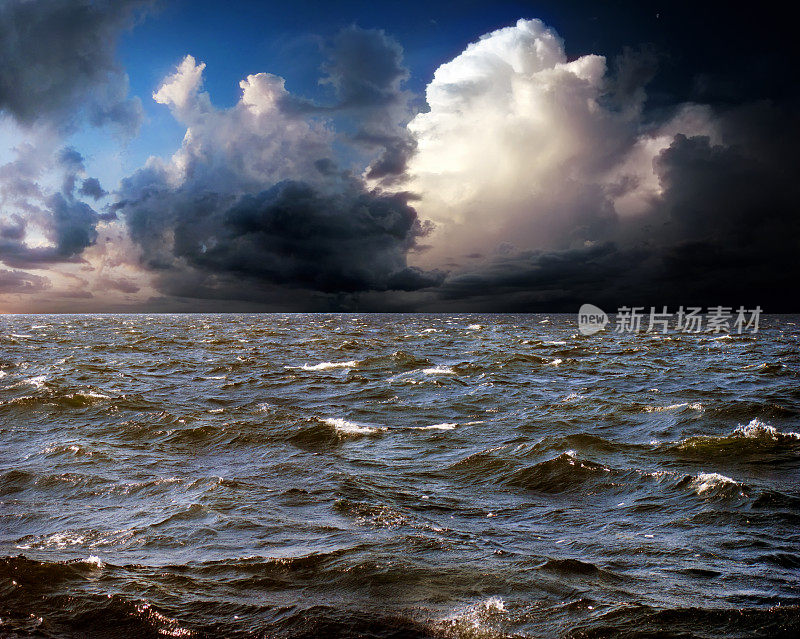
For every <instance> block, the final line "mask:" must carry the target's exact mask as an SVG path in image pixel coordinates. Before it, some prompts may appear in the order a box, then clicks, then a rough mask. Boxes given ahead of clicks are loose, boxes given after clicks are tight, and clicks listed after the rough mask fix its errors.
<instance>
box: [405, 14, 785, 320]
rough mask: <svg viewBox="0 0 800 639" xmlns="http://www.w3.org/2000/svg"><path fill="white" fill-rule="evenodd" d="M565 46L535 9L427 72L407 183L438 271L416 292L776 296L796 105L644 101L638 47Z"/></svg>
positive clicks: (524, 305) (550, 304)
mask: <svg viewBox="0 0 800 639" xmlns="http://www.w3.org/2000/svg"><path fill="white" fill-rule="evenodd" d="M613 69H614V70H613V72H611V73H609V72H608V69H607V64H606V61H605V59H604V58H602V57H599V56H594V55H586V56H582V57H579V58H577V59H575V60H571V61H570V60H568V59H567V57H566V54H565V51H564V46H563V43H562V41H561V40H560V39H559V38H558V36H557V35H556V34H555V32H553V31H552V30H551V29H549V28H548V27H546V26H545V25H544V24H543V23H541V22H540V21H538V20H520V21H519V22H518V23H517V24H516V25H515V26H512V27H508V28H505V29H500V30H498V31H495V32H493V33H490V34H487V35H485V36H483V37H482V38H481V39H480V40H479V41H478V42H476V43H473V44H471V45H469V46H468V47H467V49H466V50H465V51H464V52H463V53H462V54H460V55H459V56H457V57H456V58H455V59H454V60H452V61H450V62H448V63H446V64H444V65H442V66H441V67H439V69H438V70H437V71H436V73H435V75H434V78H433V80H432V81H431V83H430V84H429V85H428V87H427V91H426V95H427V100H428V104H429V107H430V110H429V111H428V112H425V113H420V114H419V115H417V116H416V117H415V118H414V120H413V121H412V122H411V123H410V124H409V129H410V130H411V131H413V133H414V135H415V137H416V141H417V144H418V150H417V153H416V155H414V156H413V158H412V160H411V162H410V166H409V172H410V174H411V180H410V182H409V183H408V185H407V188H409V189H410V190H412V191H413V192H415V193H418V194H419V196H420V200H419V201H418V202H417V205H416V206H417V210H418V211H419V212H420V215H421V216H422V217H423V218H428V219H431V220H433V221H434V222H435V223H436V225H437V229H436V231H435V232H434V234H432V236H431V237H430V238H429V240H428V242H429V243H430V244H431V246H432V248H431V250H430V251H428V252H426V253H422V254H420V256H419V260H418V263H419V264H420V265H423V266H426V267H430V266H433V265H436V264H447V265H448V266H449V267H450V268H451V269H452V273H451V275H450V277H449V278H448V280H447V281H446V282H445V283H444V284H443V286H442V287H441V288H440V289H439V290H438V293H437V300H438V301H434V302H432V303H431V305H430V306H429V307H430V308H447V309H458V308H461V309H467V308H468V309H472V310H526V309H528V310H530V309H539V310H545V309H546V310H552V309H554V308H555V309H560V310H573V308H576V307H577V305H579V304H580V303H582V302H584V301H591V300H598V301H602V302H604V303H606V304H607V305H611V306H613V305H621V304H637V303H647V304H659V303H674V304H679V303H698V304H705V305H708V304H711V303H723V304H736V303H745V302H748V303H753V304H755V303H761V304H762V305H763V304H768V305H770V304H771V305H773V306H772V307H773V308H776V307H777V306H780V305H782V306H783V307H787V306H788V305H789V304H787V303H786V291H787V290H788V288H789V287H790V286H791V284H790V282H791V281H792V279H794V278H796V277H797V275H798V274H800V273H799V272H798V271H799V270H800V269H798V267H797V266H796V265H795V263H794V262H792V261H791V259H790V257H789V256H790V255H791V254H793V253H794V252H795V251H796V248H797V247H796V238H797V237H798V236H799V235H798V230H799V229H798V223H797V216H796V214H795V213H794V211H795V210H796V205H795V204H794V203H796V202H797V201H798V196H800V193H799V192H798V188H797V180H796V179H794V178H793V177H792V172H791V171H788V172H787V168H788V167H790V166H792V165H793V160H792V155H793V151H792V145H784V146H783V147H780V145H779V143H775V142H772V143H769V142H766V141H767V140H771V139H776V138H775V137H774V136H773V137H771V136H770V129H774V128H775V126H776V124H777V123H780V125H779V128H780V130H781V134H782V135H783V136H786V138H781V137H778V138H777V139H789V140H796V139H798V137H797V136H798V133H800V131H797V130H796V120H797V118H796V116H790V115H789V113H788V112H784V113H778V112H777V111H778V110H776V108H775V107H774V106H773V105H770V104H766V103H764V104H760V105H746V106H741V107H738V108H736V109H732V110H728V111H727V112H725V113H715V112H713V111H712V110H711V109H710V108H709V107H706V106H702V105H693V104H685V105H676V106H675V107H674V108H673V109H672V110H671V111H670V112H669V113H668V114H667V115H666V116H665V115H664V113H663V112H662V113H659V114H651V113H648V112H647V110H646V108H645V105H646V98H647V94H646V90H645V84H646V82H647V81H648V79H649V78H650V77H652V74H653V70H654V57H653V52H652V51H650V50H648V49H646V48H645V49H644V50H640V51H638V52H634V51H632V50H628V51H626V52H624V53H623V54H622V55H621V56H620V58H618V59H617V61H616V62H615V64H614V65H613Z"/></svg>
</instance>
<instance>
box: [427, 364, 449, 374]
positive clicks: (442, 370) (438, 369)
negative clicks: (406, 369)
mask: <svg viewBox="0 0 800 639" xmlns="http://www.w3.org/2000/svg"><path fill="white" fill-rule="evenodd" d="M422 372H423V373H425V374H426V375H455V374H456V372H455V371H454V370H453V369H452V368H450V367H449V366H434V367H433V368H424V369H422Z"/></svg>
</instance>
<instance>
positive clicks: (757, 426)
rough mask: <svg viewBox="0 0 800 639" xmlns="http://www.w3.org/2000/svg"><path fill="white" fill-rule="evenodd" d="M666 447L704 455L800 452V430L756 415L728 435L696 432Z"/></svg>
mask: <svg viewBox="0 0 800 639" xmlns="http://www.w3.org/2000/svg"><path fill="white" fill-rule="evenodd" d="M667 447H668V449H670V450H672V451H678V452H683V453H686V452H697V453H703V454H707V453H710V452H717V453H727V454H737V453H741V454H747V453H751V454H757V453H759V452H765V451H773V452H787V453H792V452H800V433H796V432H788V433H784V432H781V431H779V430H778V429H777V428H775V427H774V426H771V425H769V424H765V423H764V422H762V421H761V420H760V419H758V418H755V419H752V420H751V421H750V422H749V423H748V424H747V425H740V426H737V427H736V428H735V429H734V430H733V432H731V433H728V434H726V435H695V436H693V437H688V438H686V439H683V440H681V441H680V442H678V443H677V444H669V445H667Z"/></svg>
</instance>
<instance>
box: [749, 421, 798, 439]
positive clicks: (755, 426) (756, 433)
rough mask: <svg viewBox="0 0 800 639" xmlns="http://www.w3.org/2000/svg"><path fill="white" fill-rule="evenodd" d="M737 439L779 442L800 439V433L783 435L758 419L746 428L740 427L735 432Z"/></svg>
mask: <svg viewBox="0 0 800 639" xmlns="http://www.w3.org/2000/svg"><path fill="white" fill-rule="evenodd" d="M733 434H734V436H735V437H746V438H747V439H771V440H777V439H781V438H785V437H788V438H792V439H800V433H794V432H790V433H782V432H781V431H779V430H778V429H777V428H775V427H774V426H770V425H769V424H765V423H764V422H762V421H761V420H760V419H758V417H756V418H755V419H751V420H750V423H748V424H747V425H746V426H738V427H737V428H736V430H734V431H733Z"/></svg>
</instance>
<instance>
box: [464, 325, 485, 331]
mask: <svg viewBox="0 0 800 639" xmlns="http://www.w3.org/2000/svg"><path fill="white" fill-rule="evenodd" d="M467 328H468V329H469V330H471V331H479V330H481V329H482V328H483V325H482V324H470V325H469V326H467Z"/></svg>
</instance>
